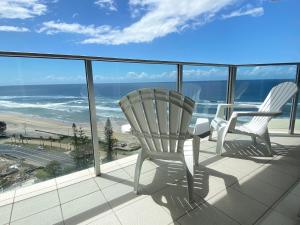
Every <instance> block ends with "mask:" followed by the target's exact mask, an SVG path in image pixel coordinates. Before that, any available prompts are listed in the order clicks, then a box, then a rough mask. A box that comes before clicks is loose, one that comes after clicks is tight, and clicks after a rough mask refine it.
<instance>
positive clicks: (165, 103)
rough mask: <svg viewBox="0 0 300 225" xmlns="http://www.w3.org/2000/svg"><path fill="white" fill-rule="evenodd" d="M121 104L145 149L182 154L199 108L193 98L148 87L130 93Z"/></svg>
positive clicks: (133, 131)
mask: <svg viewBox="0 0 300 225" xmlns="http://www.w3.org/2000/svg"><path fill="white" fill-rule="evenodd" d="M119 105H120V107H121V109H122V111H123V112H124V114H125V116H126V118H127V120H128V122H129V123H130V125H131V131H132V133H133V134H134V135H135V136H136V137H137V138H138V140H139V141H140V143H141V146H142V148H143V149H144V150H147V151H150V152H174V153H175V152H182V149H183V145H184V141H185V140H186V139H187V137H188V127H189V124H190V121H191V118H192V113H193V110H194V106H195V102H194V101H193V100H192V99H190V98H189V97H186V96H184V95H182V94H180V93H178V92H175V91H170V90H165V89H150V88H145V89H140V90H136V91H133V92H130V93H129V94H128V95H126V96H124V97H123V98H122V99H121V100H120V102H119Z"/></svg>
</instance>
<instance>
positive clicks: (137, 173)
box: [133, 149, 148, 194]
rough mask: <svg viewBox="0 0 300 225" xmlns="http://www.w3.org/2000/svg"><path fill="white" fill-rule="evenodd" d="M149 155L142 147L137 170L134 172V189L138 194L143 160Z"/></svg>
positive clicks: (136, 166)
mask: <svg viewBox="0 0 300 225" xmlns="http://www.w3.org/2000/svg"><path fill="white" fill-rule="evenodd" d="M147 156H148V154H146V153H145V151H143V149H141V151H140V152H139V155H138V158H137V162H136V165H135V172H134V187H133V190H134V192H135V193H136V194H138V187H139V180H140V174H141V168H142V165H143V162H144V160H145V159H146V158H147Z"/></svg>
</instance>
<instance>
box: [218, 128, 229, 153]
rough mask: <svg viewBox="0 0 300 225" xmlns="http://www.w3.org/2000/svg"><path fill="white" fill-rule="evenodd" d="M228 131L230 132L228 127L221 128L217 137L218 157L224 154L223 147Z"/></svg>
mask: <svg viewBox="0 0 300 225" xmlns="http://www.w3.org/2000/svg"><path fill="white" fill-rule="evenodd" d="M227 131H228V127H227V126H224V127H221V128H220V129H219V130H217V134H218V137H217V148H216V153H217V154H218V155H221V154H222V150H223V145H224V141H225V138H226V134H227Z"/></svg>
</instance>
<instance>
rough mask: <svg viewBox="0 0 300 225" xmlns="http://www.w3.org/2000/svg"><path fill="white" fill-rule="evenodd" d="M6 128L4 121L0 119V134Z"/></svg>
mask: <svg viewBox="0 0 300 225" xmlns="http://www.w3.org/2000/svg"><path fill="white" fill-rule="evenodd" d="M6 129H7V126H6V123H5V122H4V121H0V134H1V133H4V132H5V131H6Z"/></svg>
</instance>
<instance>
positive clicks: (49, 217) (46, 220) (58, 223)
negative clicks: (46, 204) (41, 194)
mask: <svg viewBox="0 0 300 225" xmlns="http://www.w3.org/2000/svg"><path fill="white" fill-rule="evenodd" d="M41 224H43V225H52V224H55V225H63V224H64V223H63V219H62V215H61V209H60V207H59V206H57V207H54V208H51V209H47V210H46V211H43V212H40V213H37V214H34V215H31V216H28V217H26V218H23V219H20V220H17V221H14V222H12V223H11V225H41Z"/></svg>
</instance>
